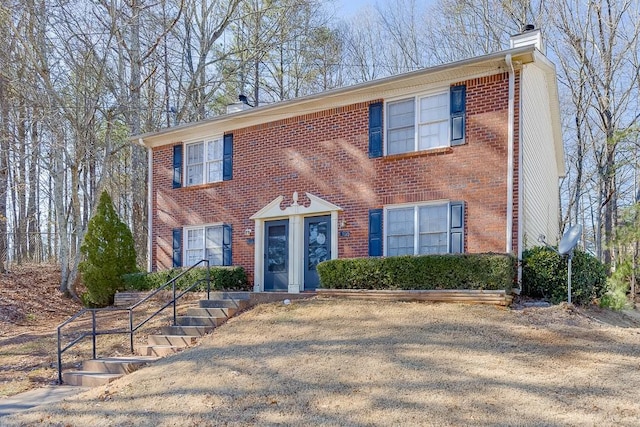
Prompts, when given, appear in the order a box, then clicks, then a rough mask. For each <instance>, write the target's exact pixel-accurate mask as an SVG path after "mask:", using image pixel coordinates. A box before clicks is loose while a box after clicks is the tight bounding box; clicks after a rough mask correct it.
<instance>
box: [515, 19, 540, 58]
mask: <svg viewBox="0 0 640 427" xmlns="http://www.w3.org/2000/svg"><path fill="white" fill-rule="evenodd" d="M531 45H533V46H535V47H536V49H538V50H539V51H540V52H542V53H544V54H545V55H546V54H547V50H546V48H545V46H544V44H543V43H542V33H541V32H540V30H539V29H536V27H535V25H533V24H527V25H525V26H524V29H523V30H522V32H521V33H520V34H515V35H513V36H511V42H510V46H511V49H514V48H517V47H522V46H531Z"/></svg>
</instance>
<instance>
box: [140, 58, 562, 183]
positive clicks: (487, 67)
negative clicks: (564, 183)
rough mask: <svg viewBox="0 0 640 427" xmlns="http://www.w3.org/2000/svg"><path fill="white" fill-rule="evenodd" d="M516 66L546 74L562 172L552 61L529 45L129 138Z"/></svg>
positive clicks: (211, 128) (317, 107) (159, 140)
mask: <svg viewBox="0 0 640 427" xmlns="http://www.w3.org/2000/svg"><path fill="white" fill-rule="evenodd" d="M507 55H511V60H512V62H513V64H514V66H515V67H516V68H517V67H519V66H522V65H524V64H533V65H535V66H538V67H540V68H541V69H542V70H543V71H544V72H545V75H546V76H547V80H548V84H547V85H546V89H547V91H548V92H549V93H548V96H549V99H550V100H551V105H550V108H551V117H552V123H551V126H552V128H553V134H554V146H555V150H556V157H557V159H558V161H559V163H561V164H559V165H558V171H559V172H560V173H559V175H563V174H564V149H563V145H562V131H561V124H560V104H559V98H558V86H557V80H556V71H555V66H554V65H553V63H551V62H550V61H549V60H548V59H547V58H546V57H545V56H544V55H543V54H542V53H541V52H540V51H538V50H537V49H536V48H535V47H534V46H533V45H531V46H522V47H517V48H513V49H508V50H504V51H500V52H495V53H491V54H488V55H483V56H477V57H473V58H469V59H464V60H461V61H456V62H451V63H447V64H442V65H438V66H435V67H429V68H423V69H420V70H416V71H411V72H408V73H404V74H398V75H395V76H391V77H386V78H382V79H378V80H372V81H369V82H365V83H360V84H357V85H353V86H346V87H341V88H337V89H332V90H328V91H325V92H320V93H317V94H313V95H309V96H305V97H301V98H295V99H291V100H287V101H281V102H277V103H274V104H268V105H262V106H259V107H256V108H252V109H249V110H245V111H240V112H237V113H231V114H225V115H220V116H215V117H211V118H208V119H205V120H201V121H198V122H194V123H186V124H182V125H179V126H175V127H171V128H166V129H162V130H160V131H157V132H149V133H145V134H142V135H135V136H133V137H131V140H132V141H135V142H137V143H140V144H142V145H145V146H146V147H149V148H154V147H159V146H163V145H167V144H173V143H176V142H179V141H189V140H194V139H196V138H202V135H203V134H210V135H215V134H222V133H224V132H228V131H232V130H234V129H239V128H245V127H250V126H254V125H258V124H263V123H268V122H273V121H277V120H282V119H286V118H291V117H295V116H299V115H303V114H309V113H314V112H318V111H323V110H326V109H330V108H335V107H339V106H344V105H350V104H355V103H358V102H367V101H373V100H377V99H386V98H391V97H396V96H402V95H405V94H408V93H411V92H412V91H414V90H415V88H416V87H420V86H424V85H430V84H442V85H444V84H451V83H455V82H459V81H461V80H467V79H469V78H474V77H482V76H485V75H491V74H495V73H496V70H503V71H507V70H508V68H507V64H506V62H505V58H506V56H507Z"/></svg>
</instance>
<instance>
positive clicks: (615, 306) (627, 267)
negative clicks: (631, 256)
mask: <svg viewBox="0 0 640 427" xmlns="http://www.w3.org/2000/svg"><path fill="white" fill-rule="evenodd" d="M632 274H633V273H632V268H631V263H630V262H629V261H627V262H625V263H623V264H621V265H619V266H618V267H617V268H616V271H614V272H613V274H612V275H611V277H609V278H608V279H607V289H606V292H605V293H604V295H602V298H600V307H606V308H610V309H612V310H622V309H625V308H630V307H631V302H630V301H629V298H628V297H627V293H628V292H629V288H630V284H631V283H630V281H631V275H632Z"/></svg>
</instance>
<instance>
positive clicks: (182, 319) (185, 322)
mask: <svg viewBox="0 0 640 427" xmlns="http://www.w3.org/2000/svg"><path fill="white" fill-rule="evenodd" d="M226 320H227V318H226V317H210V316H178V317H177V318H176V323H177V324H178V325H180V326H212V327H216V326H220V325H222V324H223V323H224V322H225V321H226Z"/></svg>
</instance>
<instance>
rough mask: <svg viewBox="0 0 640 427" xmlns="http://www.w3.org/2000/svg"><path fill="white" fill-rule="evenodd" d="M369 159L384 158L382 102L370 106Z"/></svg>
mask: <svg viewBox="0 0 640 427" xmlns="http://www.w3.org/2000/svg"><path fill="white" fill-rule="evenodd" d="M369 157H371V158H374V157H382V102H376V103H375V104H371V105H369Z"/></svg>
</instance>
